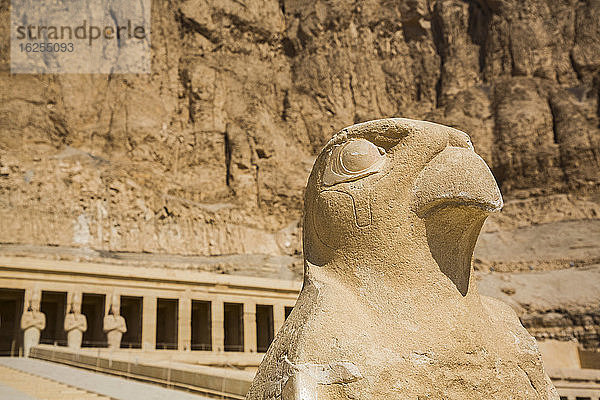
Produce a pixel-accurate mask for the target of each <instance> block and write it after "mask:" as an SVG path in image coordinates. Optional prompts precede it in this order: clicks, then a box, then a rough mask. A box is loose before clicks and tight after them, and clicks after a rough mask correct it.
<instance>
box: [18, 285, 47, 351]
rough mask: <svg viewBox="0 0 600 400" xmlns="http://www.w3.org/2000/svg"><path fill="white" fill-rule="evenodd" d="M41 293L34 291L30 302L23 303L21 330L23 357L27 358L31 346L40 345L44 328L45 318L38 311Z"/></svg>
mask: <svg viewBox="0 0 600 400" xmlns="http://www.w3.org/2000/svg"><path fill="white" fill-rule="evenodd" d="M40 301H41V293H40V291H39V290H35V291H34V292H33V293H32V295H31V299H30V300H26V301H25V311H23V315H22V316H21V329H22V330H23V355H24V356H25V357H29V352H30V350H31V348H32V347H33V346H36V345H38V344H39V343H40V335H41V332H42V331H43V330H44V329H45V328H46V316H45V315H44V313H42V312H41V311H40Z"/></svg>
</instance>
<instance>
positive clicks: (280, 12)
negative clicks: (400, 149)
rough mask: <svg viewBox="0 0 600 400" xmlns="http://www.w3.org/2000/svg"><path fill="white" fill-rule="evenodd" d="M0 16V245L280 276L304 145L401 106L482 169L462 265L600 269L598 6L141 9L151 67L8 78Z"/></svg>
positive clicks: (416, 3) (219, 0) (223, 3)
mask: <svg viewBox="0 0 600 400" xmlns="http://www.w3.org/2000/svg"><path fill="white" fill-rule="evenodd" d="M8 10H9V1H8V0H1V1H0V20H1V22H2V23H0V35H1V37H3V38H5V39H6V40H3V41H2V44H1V45H0V46H1V48H0V70H1V71H0V243H4V244H5V246H4V250H3V251H6V252H24V251H25V252H27V251H28V250H27V249H30V251H32V252H34V253H40V252H46V253H48V254H50V253H52V254H59V255H58V256H61V257H64V254H70V253H73V252H75V253H77V249H87V250H86V251H87V253H85V254H87V255H85V256H86V257H92V256H93V257H103V256H106V255H108V256H113V257H115V256H116V255H121V256H123V255H127V257H132V256H131V254H140V253H149V255H162V256H164V255H178V257H183V258H184V261H182V262H183V263H189V264H194V265H196V264H198V265H201V266H200V267H201V268H206V269H209V270H215V268H216V267H215V263H214V260H215V259H220V260H222V262H220V263H217V264H218V266H219V267H218V268H217V269H218V270H222V271H225V272H235V271H236V270H242V273H243V272H244V261H243V260H244V257H243V256H241V258H240V255H246V254H252V255H253V256H252V257H254V258H252V260H255V258H256V257H257V256H260V257H263V258H264V259H266V258H268V259H269V260H270V261H269V262H272V263H273V265H275V267H273V269H272V270H268V271H265V274H268V273H272V274H273V273H274V274H275V275H277V274H279V275H281V273H282V272H281V271H284V272H285V271H288V272H289V271H290V269H291V270H292V272H294V271H295V272H298V263H297V260H298V256H299V255H300V252H301V246H300V237H299V231H300V229H301V227H300V226H299V221H300V214H301V198H302V190H303V187H304V185H305V182H306V179H307V175H308V172H309V171H310V168H311V166H312V163H313V161H314V157H315V155H316V154H317V153H318V151H319V150H320V148H321V146H322V145H323V144H324V143H325V141H326V140H327V139H328V138H330V137H331V135H332V134H333V133H334V132H335V131H337V130H339V129H340V128H342V127H344V126H347V125H350V124H353V123H356V122H360V121H365V120H369V119H375V118H382V117H393V116H401V117H407V118H417V119H427V120H431V121H435V122H440V123H444V124H447V125H451V126H455V127H457V128H459V129H462V130H464V131H466V132H468V133H469V134H470V135H471V136H472V139H473V142H474V143H475V147H476V150H477V151H478V152H479V154H481V155H482V156H483V157H484V159H485V160H486V161H487V162H488V164H489V165H490V166H491V168H492V170H493V172H494V174H495V176H496V178H497V179H498V182H499V184H500V185H501V188H502V191H503V194H504V196H505V200H506V207H505V210H504V212H503V213H502V214H500V215H497V216H494V217H492V218H491V219H490V220H489V221H488V223H487V224H486V227H485V233H484V235H483V236H482V240H481V241H480V245H479V246H478V249H477V251H476V260H475V265H476V267H477V268H478V269H481V270H486V271H487V270H489V269H490V268H491V269H492V270H500V271H518V270H532V269H534V270H535V269H560V268H565V267H579V266H583V265H586V264H593V263H596V262H598V260H600V232H599V229H600V228H599V219H600V190H599V185H600V173H599V172H598V171H599V170H600V129H599V127H600V125H599V123H600V101H599V99H600V22H599V21H600V2H598V1H595V0H587V1H575V0H562V1H551V0H545V1H543V0H534V1H527V2H521V1H517V0H480V1H458V0H451V1H448V0H439V1H434V0H430V1H425V0H422V1H421V0H405V1H387V0H379V1H370V0H367V1H360V2H352V1H341V0H304V1H294V0H279V1H274V0H272V1H255V0H186V1H179V0H171V1H153V3H152V29H151V31H152V32H151V38H152V73H151V74H149V75H10V74H9V58H8V57H9V56H8V47H7V46H8V39H7V38H8V35H9V32H8V27H9V23H8V21H9V12H8ZM19 246H20V247H19ZM23 246H25V247H23ZM27 246H29V247H27ZM32 246H34V247H32ZM48 246H52V247H51V248H50V250H48V249H49V248H48ZM57 248H58V249H64V251H59V250H56V249H57ZM31 249H33V250H31ZM90 252H91V253H90ZM90 254H91V255H90ZM207 256H212V257H210V260H212V261H211V262H212V264H211V262H208V261H207V260H208V258H206V257H207ZM144 257H148V255H145V256H144ZM185 257H190V259H189V260H187V261H185ZM203 257H204V258H203ZM215 257H216V258H215ZM219 257H221V258H219ZM223 257H225V258H223ZM236 257H237V258H236ZM265 257H266V258H265ZM273 257H275V258H273ZM249 259H250V258H249ZM143 260H144V259H142V261H141V262H147V261H143ZM161 260H162V259H161ZM190 260H191V261H190ZM198 260H200V261H198ZM232 260H233V261H232ZM236 260H237V261H236ZM240 260H242V261H240ZM273 260H275V261H273ZM255 261H256V260H255ZM255 261H249V263H250V264H252V263H253V262H255ZM157 262H159V263H160V262H163V261H157ZM165 263H166V264H169V262H165ZM255 264H256V265H257V266H259V265H260V264H261V262H260V261H256V262H255ZM253 265H254V264H253ZM269 265H270V264H269ZM288 267H289V268H288ZM257 268H259V269H260V267H257ZM267 269H268V268H267ZM269 271H270V272H269ZM273 271H275V272H273ZM284 275H285V274H284Z"/></svg>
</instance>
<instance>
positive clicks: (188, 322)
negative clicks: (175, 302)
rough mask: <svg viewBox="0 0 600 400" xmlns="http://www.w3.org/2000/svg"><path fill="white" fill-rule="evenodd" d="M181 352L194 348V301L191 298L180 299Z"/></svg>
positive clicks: (179, 341)
mask: <svg viewBox="0 0 600 400" xmlns="http://www.w3.org/2000/svg"><path fill="white" fill-rule="evenodd" d="M178 324H179V325H178V329H177V331H178V332H179V340H178V341H177V343H179V344H178V349H179V350H191V348H192V300H191V299H190V298H189V297H184V298H180V299H179V321H178Z"/></svg>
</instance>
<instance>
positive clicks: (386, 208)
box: [247, 119, 558, 400]
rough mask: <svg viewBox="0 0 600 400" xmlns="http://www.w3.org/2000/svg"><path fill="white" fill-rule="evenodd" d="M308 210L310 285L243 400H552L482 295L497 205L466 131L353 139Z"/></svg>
mask: <svg viewBox="0 0 600 400" xmlns="http://www.w3.org/2000/svg"><path fill="white" fill-rule="evenodd" d="M304 202H305V203H304V208H305V212H304V226H303V227H304V236H303V244H304V257H305V273H304V285H303V288H302V291H301V293H300V296H299V298H298V301H297V303H296V306H295V307H294V310H293V311H292V313H291V315H290V316H289V317H288V319H287V320H286V322H285V324H284V326H283V327H282V329H281V330H280V331H279V333H278V335H277V337H276V338H275V340H274V342H273V344H272V345H271V347H270V348H269V350H268V352H267V354H266V355H265V358H264V359H263V362H262V363H261V365H260V367H259V370H258V372H257V375H256V377H255V379H254V382H253V383H252V385H251V387H250V390H249V391H248V394H247V399H249V400H258V399H260V400H266V399H283V400H291V399H319V400H325V399H327V400H329V399H336V400H337V399H415V400H417V399H430V400H431V399H457V400H458V399H461V400H471V399H472V400H475V399H477V400H480V399H486V400H487V399H498V400H500V399H502V400H504V399H507V398H512V399H540V400H541V399H544V400H547V399H553V400H558V394H557V392H556V390H555V389H554V387H553V386H552V384H551V382H550V380H549V378H548V377H547V375H546V374H545V372H544V369H543V366H542V361H541V357H540V353H539V351H538V349H537V345H536V342H535V339H534V338H533V337H531V336H530V335H529V333H528V332H527V331H526V330H525V329H524V328H523V326H522V325H521V324H520V322H519V320H518V318H517V316H516V314H515V313H514V312H513V311H512V310H511V309H510V307H509V306H507V305H506V304H504V303H502V302H500V301H497V300H494V299H491V298H487V297H484V296H480V295H479V294H478V292H477V286H476V283H475V282H474V279H473V272H472V271H473V270H472V266H471V257H472V253H473V249H474V247H475V242H476V240H477V237H478V235H479V232H480V229H481V227H482V225H483V222H484V221H485V219H486V217H487V215H488V214H489V213H490V212H493V211H498V210H500V208H501V207H502V197H501V195H500V191H499V189H498V186H497V184H496V182H495V180H494V178H493V176H492V174H491V172H490V170H489V168H488V167H487V165H486V164H485V162H484V161H483V160H482V159H481V158H480V157H479V156H478V155H477V154H476V153H475V152H474V150H473V146H472V145H471V142H470V140H469V137H468V136H467V135H466V134H465V133H463V132H460V131H458V130H456V129H452V128H449V127H445V126H442V125H438V124H433V123H429V122H424V121H413V120H407V119H388V120H378V121H371V122H366V123H363V124H358V125H354V126H351V127H349V128H346V129H344V130H342V131H341V132H340V133H338V134H337V135H336V136H334V138H333V139H332V140H331V141H330V142H329V143H328V144H327V145H326V146H325V148H324V150H323V151H322V152H321V154H320V156H319V157H318V158H317V160H316V162H315V165H314V167H313V170H312V173H311V176H310V178H309V181H308V185H307V189H306V193H305V198H304Z"/></svg>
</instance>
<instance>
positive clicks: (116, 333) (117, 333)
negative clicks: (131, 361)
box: [103, 295, 127, 349]
mask: <svg viewBox="0 0 600 400" xmlns="http://www.w3.org/2000/svg"><path fill="white" fill-rule="evenodd" d="M119 313H120V298H119V296H118V295H113V296H112V299H111V305H110V311H109V313H108V314H107V315H106V316H105V317H104V328H103V330H104V332H105V333H106V340H107V342H108V347H109V348H110V349H118V348H120V347H121V338H122V337H123V334H124V333H125V332H127V324H126V323H125V318H123V317H122V316H121V315H119Z"/></svg>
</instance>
